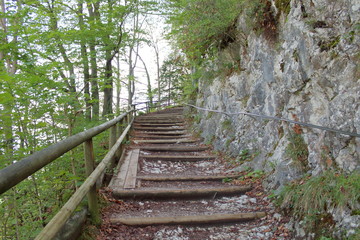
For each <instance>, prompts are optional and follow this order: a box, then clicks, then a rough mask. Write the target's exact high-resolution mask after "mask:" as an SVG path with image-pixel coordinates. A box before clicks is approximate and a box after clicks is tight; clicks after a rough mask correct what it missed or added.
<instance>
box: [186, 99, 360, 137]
mask: <svg viewBox="0 0 360 240" xmlns="http://www.w3.org/2000/svg"><path fill="white" fill-rule="evenodd" d="M185 105H187V106H190V107H193V108H196V109H199V110H203V111H208V112H215V113H220V114H225V115H227V116H233V115H247V116H252V117H259V118H262V119H269V120H275V121H284V122H289V123H293V124H298V125H300V126H304V127H309V128H316V129H320V130H324V131H329V132H335V133H340V134H343V135H348V136H352V137H357V138H360V134H358V133H357V132H347V131H343V130H339V129H334V128H329V127H324V126H319V125H315V124H311V123H304V122H299V121H294V120H290V119H287V118H279V117H272V116H266V115H261V114H255V113H249V112H236V113H228V112H223V111H219V110H212V109H207V108H202V107H197V106H195V105H191V104H186V103H185Z"/></svg>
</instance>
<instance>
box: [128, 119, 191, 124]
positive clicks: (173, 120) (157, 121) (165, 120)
mask: <svg viewBox="0 0 360 240" xmlns="http://www.w3.org/2000/svg"><path fill="white" fill-rule="evenodd" d="M134 123H139V124H141V123H152V124H159V123H160V124H161V123H167V124H178V123H184V120H182V119H162V120H161V119H147V120H146V119H135V121H134Z"/></svg>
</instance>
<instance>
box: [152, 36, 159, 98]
mask: <svg viewBox="0 0 360 240" xmlns="http://www.w3.org/2000/svg"><path fill="white" fill-rule="evenodd" d="M153 46H154V49H155V56H156V70H157V83H158V102H159V104H160V101H161V88H160V58H159V48H158V45H157V43H156V42H155V43H154V45H153Z"/></svg>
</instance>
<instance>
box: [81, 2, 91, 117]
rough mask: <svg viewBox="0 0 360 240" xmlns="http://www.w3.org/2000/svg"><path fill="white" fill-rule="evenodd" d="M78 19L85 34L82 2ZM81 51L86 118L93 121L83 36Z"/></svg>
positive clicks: (88, 70)
mask: <svg viewBox="0 0 360 240" xmlns="http://www.w3.org/2000/svg"><path fill="white" fill-rule="evenodd" d="M78 11H79V12H78V17H79V26H80V31H81V32H84V30H85V27H84V17H83V4H82V2H81V1H80V2H79V3H78ZM80 49H81V59H82V64H83V74H84V94H85V107H86V109H85V117H86V118H87V119H88V120H91V103H90V100H91V99H90V69H89V59H88V53H87V49H86V44H85V40H84V37H82V36H81V40H80Z"/></svg>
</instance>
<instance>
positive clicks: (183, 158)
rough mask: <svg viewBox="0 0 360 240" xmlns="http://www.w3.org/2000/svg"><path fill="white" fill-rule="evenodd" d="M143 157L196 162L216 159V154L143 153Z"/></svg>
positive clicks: (153, 159) (156, 159)
mask: <svg viewBox="0 0 360 240" xmlns="http://www.w3.org/2000/svg"><path fill="white" fill-rule="evenodd" d="M140 157H141V158H144V159H145V160H152V161H158V160H161V161H188V162H195V161H205V160H214V159H215V158H216V157H215V156H189V155H181V156H179V155H141V156H140Z"/></svg>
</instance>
